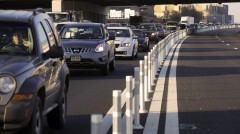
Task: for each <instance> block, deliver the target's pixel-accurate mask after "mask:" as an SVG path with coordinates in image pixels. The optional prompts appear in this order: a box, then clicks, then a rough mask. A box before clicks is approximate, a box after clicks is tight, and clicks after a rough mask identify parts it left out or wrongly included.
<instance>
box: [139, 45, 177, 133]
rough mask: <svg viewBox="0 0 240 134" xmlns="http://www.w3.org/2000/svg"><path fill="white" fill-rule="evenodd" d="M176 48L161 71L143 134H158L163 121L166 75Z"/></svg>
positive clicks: (172, 49) (170, 53)
mask: <svg viewBox="0 0 240 134" xmlns="http://www.w3.org/2000/svg"><path fill="white" fill-rule="evenodd" d="M175 48H176V45H174V46H173V47H172V48H171V50H170V52H169V55H168V56H167V59H166V60H165V62H164V65H163V66H162V69H161V71H160V75H159V77H158V81H157V84H156V88H155V92H154V94H153V99H152V102H151V105H150V109H149V113H148V116H147V121H146V123H145V126H144V131H143V134H157V133H158V126H159V119H161V117H160V113H161V107H162V97H163V91H164V84H165V79H166V73H167V69H168V66H169V64H170V59H171V57H172V56H173V51H174V49H175ZM160 129H161V128H160Z"/></svg>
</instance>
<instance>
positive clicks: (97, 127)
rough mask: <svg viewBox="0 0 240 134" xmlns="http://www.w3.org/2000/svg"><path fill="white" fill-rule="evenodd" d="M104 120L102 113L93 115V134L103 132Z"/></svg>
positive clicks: (101, 133)
mask: <svg viewBox="0 0 240 134" xmlns="http://www.w3.org/2000/svg"><path fill="white" fill-rule="evenodd" d="M102 121H103V116H102V115H101V114H93V115H91V134H103V130H102Z"/></svg>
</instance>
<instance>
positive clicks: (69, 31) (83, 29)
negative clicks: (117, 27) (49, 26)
mask: <svg viewBox="0 0 240 134" xmlns="http://www.w3.org/2000/svg"><path fill="white" fill-rule="evenodd" d="M60 36H61V38H62V39H88V40H89V39H103V38H104V34H103V29H102V28H100V27H93V26H80V27H65V28H64V29H63V31H62V32H61V35H60Z"/></svg>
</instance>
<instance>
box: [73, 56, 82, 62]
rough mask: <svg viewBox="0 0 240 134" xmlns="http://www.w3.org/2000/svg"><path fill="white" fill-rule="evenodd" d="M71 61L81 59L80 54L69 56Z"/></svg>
mask: <svg viewBox="0 0 240 134" xmlns="http://www.w3.org/2000/svg"><path fill="white" fill-rule="evenodd" d="M71 61H81V57H80V56H71Z"/></svg>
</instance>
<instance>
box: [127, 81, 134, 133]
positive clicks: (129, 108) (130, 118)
mask: <svg viewBox="0 0 240 134" xmlns="http://www.w3.org/2000/svg"><path fill="white" fill-rule="evenodd" d="M132 79H133V77H132V76H126V134H132V133H133V112H132V88H133V85H132Z"/></svg>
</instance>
